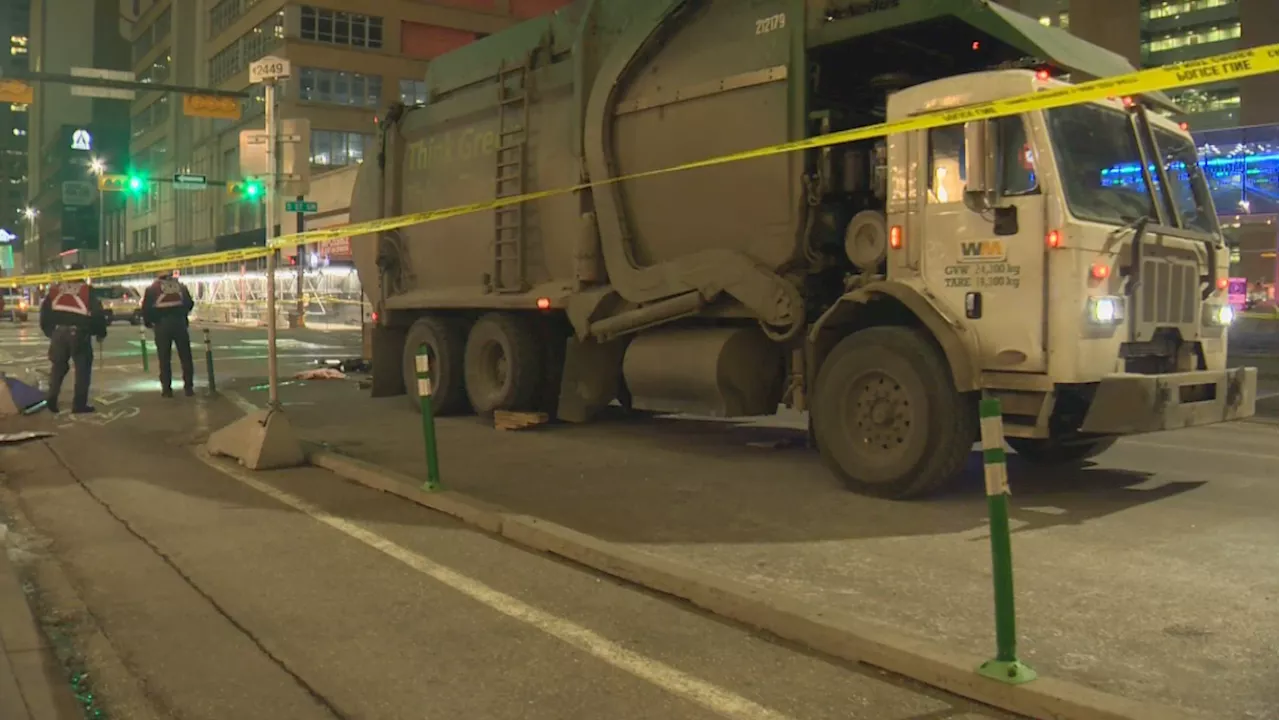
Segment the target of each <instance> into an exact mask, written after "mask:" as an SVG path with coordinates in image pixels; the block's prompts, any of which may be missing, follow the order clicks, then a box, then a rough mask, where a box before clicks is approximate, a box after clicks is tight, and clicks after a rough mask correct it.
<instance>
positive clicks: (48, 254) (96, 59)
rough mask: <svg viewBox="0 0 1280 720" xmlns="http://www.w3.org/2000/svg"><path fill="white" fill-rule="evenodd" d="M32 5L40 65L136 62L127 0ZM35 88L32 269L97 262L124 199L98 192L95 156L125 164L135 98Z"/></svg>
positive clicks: (52, 69)
mask: <svg viewBox="0 0 1280 720" xmlns="http://www.w3.org/2000/svg"><path fill="white" fill-rule="evenodd" d="M30 6H31V11H30V14H31V18H30V31H29V33H28V36H29V40H28V44H27V48H28V53H27V54H28V60H29V63H30V68H31V69H32V70H35V71H40V72H49V73H59V74H70V73H72V72H73V71H74V69H75V68H97V69H102V70H114V71H117V72H122V71H127V70H128V69H129V46H128V43H127V42H126V40H125V38H124V35H123V31H124V29H125V28H126V27H127V25H126V24H125V23H123V22H122V17H121V5H120V2H119V0H31V3H30ZM34 88H35V101H34V102H33V103H32V104H31V105H30V106H29V107H28V108H27V137H26V139H27V153H28V162H27V204H28V206H29V207H30V208H31V210H32V212H33V214H34V217H33V218H32V220H31V223H30V224H31V226H32V229H33V230H34V237H31V238H28V240H27V242H26V243H25V244H24V261H25V269H26V270H28V271H39V270H44V269H50V268H59V267H62V266H64V265H65V264H67V263H70V262H77V261H78V262H84V263H86V264H96V263H97V262H99V261H100V256H99V233H100V229H99V218H100V217H102V216H103V215H104V214H107V215H110V210H111V206H112V204H113V203H117V204H118V203H119V200H118V199H117V198H113V197H112V196H111V195H107V196H106V197H105V198H104V197H102V196H101V195H100V194H99V193H98V189H97V185H96V179H95V177H94V172H93V171H94V168H95V167H99V165H95V161H98V162H99V163H101V164H102V165H101V166H106V167H111V168H113V169H114V168H115V167H119V166H120V165H122V164H123V160H124V158H125V156H126V150H127V147H128V145H127V142H128V134H129V106H128V103H127V102H126V101H123V100H118V99H111V98H104V97H93V96H90V94H87V93H86V92H85V91H84V89H82V88H77V87H74V86H71V85H67V84H59V83H36V84H35V86H34ZM90 93H92V91H90ZM104 200H105V203H106V207H105V208H104V207H103V206H102V203H103V201H104ZM104 211H105V213H104ZM33 246H34V247H33Z"/></svg>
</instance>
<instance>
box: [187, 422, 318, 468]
mask: <svg viewBox="0 0 1280 720" xmlns="http://www.w3.org/2000/svg"><path fill="white" fill-rule="evenodd" d="M205 450H207V451H208V452H209V454H210V455H225V456H227V457H231V458H235V459H236V460H239V461H240V464H241V465H244V466H245V467H246V468H248V469H250V470H274V469H277V468H290V467H298V466H299V465H303V464H305V463H306V461H307V456H306V453H304V452H303V450H302V443H300V442H299V441H298V436H297V435H295V434H294V432H293V428H292V427H291V426H290V425H289V418H287V417H286V416H285V414H284V412H283V411H280V410H258V411H257V412H255V413H252V414H250V415H246V416H244V417H242V418H240V419H239V420H237V421H235V422H233V423H231V424H230V425H228V426H226V427H224V428H222V429H221V430H218V431H217V432H215V433H213V434H212V435H210V436H209V439H208V440H207V441H206V442H205Z"/></svg>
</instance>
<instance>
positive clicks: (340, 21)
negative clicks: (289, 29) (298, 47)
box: [300, 5, 382, 50]
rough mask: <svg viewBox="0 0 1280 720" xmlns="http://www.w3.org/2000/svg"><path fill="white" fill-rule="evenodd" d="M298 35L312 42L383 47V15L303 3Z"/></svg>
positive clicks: (376, 48)
mask: <svg viewBox="0 0 1280 720" xmlns="http://www.w3.org/2000/svg"><path fill="white" fill-rule="evenodd" d="M300 36H301V37H302V39H303V40H311V41H313V42H322V43H329V44H330V45H349V46H351V47H360V48H372V49H374V50H378V49H380V48H381V47H382V18H380V17H376V16H371V15H361V14H359V13H348V12H340V11H337V10H328V9H325V8H315V7H311V6H310V5H303V6H302V27H301V32H300Z"/></svg>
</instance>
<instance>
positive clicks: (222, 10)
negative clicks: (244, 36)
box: [209, 0, 260, 38]
mask: <svg viewBox="0 0 1280 720" xmlns="http://www.w3.org/2000/svg"><path fill="white" fill-rule="evenodd" d="M259 2H260V0H222V2H220V3H218V4H217V5H214V6H213V9H212V10H210V11H209V37H210V38H213V37H216V36H218V35H220V34H221V33H222V31H224V30H226V29H227V28H229V27H231V26H232V25H234V24H235V22H236V20H239V19H240V17H241V16H242V15H244V14H245V13H247V12H249V9H250V8H252V7H253V6H254V5H257V4H258V3H259Z"/></svg>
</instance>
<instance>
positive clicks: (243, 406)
mask: <svg viewBox="0 0 1280 720" xmlns="http://www.w3.org/2000/svg"><path fill="white" fill-rule="evenodd" d="M222 396H223V397H225V398H226V399H228V400H230V401H231V404H233V405H235V406H236V407H237V408H239V409H240V412H242V413H244V414H245V415H249V414H252V413H255V412H258V411H259V410H261V409H262V408H260V407H258V406H257V405H254V404H253V403H251V402H249V401H248V400H245V399H244V397H243V396H241V395H240V393H238V392H234V391H232V390H227V391H224V392H223V393H222Z"/></svg>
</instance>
